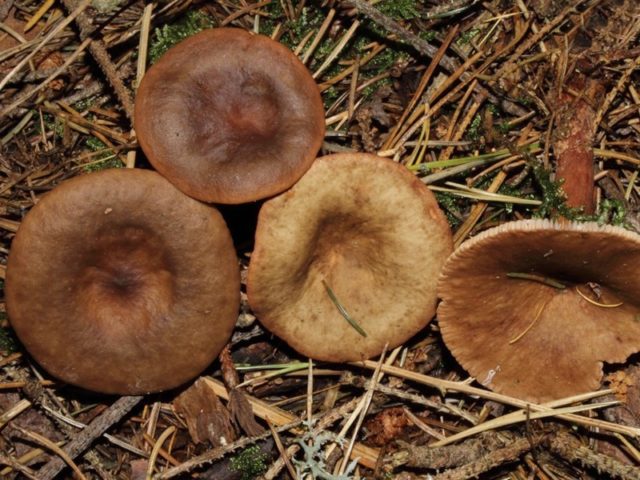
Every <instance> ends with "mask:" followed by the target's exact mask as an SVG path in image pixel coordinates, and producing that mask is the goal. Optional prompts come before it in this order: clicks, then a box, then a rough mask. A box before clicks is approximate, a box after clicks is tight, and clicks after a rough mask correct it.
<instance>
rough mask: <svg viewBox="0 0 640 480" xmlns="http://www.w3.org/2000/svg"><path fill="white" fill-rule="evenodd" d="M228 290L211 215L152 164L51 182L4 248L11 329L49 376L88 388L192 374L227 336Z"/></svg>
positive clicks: (230, 264)
mask: <svg viewBox="0 0 640 480" xmlns="http://www.w3.org/2000/svg"><path fill="white" fill-rule="evenodd" d="M239 297H240V279H239V269H238V264H237V258H236V255H235V250H234V248H233V243H232V241H231V236H230V234H229V232H228V230H227V227H226V225H225V222H224V220H223V219H222V216H221V215H220V214H219V213H218V211H217V210H216V209H214V208H212V207H209V206H207V205H204V204H202V203H200V202H198V201H196V200H193V199H192V198H190V197H187V196H186V195H184V194H183V193H182V192H180V191H179V190H177V189H176V188H175V187H174V186H173V185H171V184H170V183H169V182H168V181H167V180H165V179H164V178H163V177H161V176H160V175H159V174H157V173H155V172H151V171H145V170H137V169H135V170H129V169H114V170H105V171H102V172H99V173H92V174H89V175H85V176H81V177H76V178H74V179H72V180H69V181H66V182H64V183H62V184H61V185H60V186H58V187H56V188H55V189H54V190H52V191H51V192H49V193H48V194H46V195H45V196H44V197H43V198H42V199H41V200H40V201H39V202H38V204H37V205H36V206H35V207H33V208H32V209H31V211H30V212H29V213H28V214H27V215H26V217H25V218H24V220H23V222H22V224H21V226H20V228H19V230H18V232H17V234H16V237H15V239H14V240H13V243H12V246H11V251H10V254H9V261H8V267H7V279H6V299H7V310H8V314H9V320H10V322H11V325H12V327H13V328H14V329H15V331H16V334H17V335H18V337H19V339H20V340H21V342H22V343H23V344H24V346H25V348H26V349H27V350H28V351H29V353H31V355H32V356H33V357H34V358H35V359H36V360H37V361H38V363H40V364H41V365H42V367H44V369H45V370H47V371H48V372H50V373H51V374H52V375H53V376H55V377H57V378H59V379H61V380H63V381H64V382H68V383H71V384H73V385H77V386H80V387H83V388H86V389H88V390H93V391H97V392H104V393H116V394H139V393H147V392H152V391H160V390H166V389H169V388H173V387H176V386H178V385H180V384H182V383H184V382H186V381H187V380H189V379H191V378H193V377H194V376H196V375H198V374H199V373H200V372H201V371H202V370H203V369H204V368H206V367H207V366H208V365H209V364H210V363H211V362H212V361H213V360H214V359H215V358H216V356H217V355H218V353H219V352H220V351H221V350H222V348H223V347H224V345H225V344H226V342H227V340H228V339H229V337H230V335H231V332H232V329H233V327H234V325H235V321H236V318H237V313H238V308H239Z"/></svg>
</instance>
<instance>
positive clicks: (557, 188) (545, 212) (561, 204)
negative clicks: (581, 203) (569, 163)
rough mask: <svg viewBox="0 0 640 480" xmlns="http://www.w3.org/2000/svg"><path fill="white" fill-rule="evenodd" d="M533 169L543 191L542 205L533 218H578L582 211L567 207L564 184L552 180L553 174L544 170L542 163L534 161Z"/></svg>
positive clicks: (532, 163)
mask: <svg viewBox="0 0 640 480" xmlns="http://www.w3.org/2000/svg"><path fill="white" fill-rule="evenodd" d="M531 167H532V168H531V171H532V172H533V176H534V178H535V179H536V183H537V184H538V185H539V186H540V188H541V189H542V199H541V200H542V205H540V206H539V207H538V209H537V210H536V211H535V212H534V213H533V216H534V217H537V218H548V217H552V216H557V215H561V216H563V217H565V218H568V219H570V220H573V219H574V218H576V217H577V216H578V215H579V214H580V210H579V209H576V208H571V207H568V206H567V204H566V200H567V199H566V196H565V194H564V192H563V190H562V182H559V181H554V180H551V172H550V171H549V170H547V169H546V168H544V166H543V165H542V163H541V162H538V161H533V162H531Z"/></svg>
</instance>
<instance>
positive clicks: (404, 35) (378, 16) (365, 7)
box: [342, 0, 458, 71]
mask: <svg viewBox="0 0 640 480" xmlns="http://www.w3.org/2000/svg"><path fill="white" fill-rule="evenodd" d="M342 3H343V4H344V5H346V6H350V7H355V8H356V10H358V12H360V13H361V14H363V15H364V16H365V17H367V18H369V19H370V20H372V21H373V22H375V23H376V24H378V25H379V26H381V27H382V28H384V29H385V30H387V31H388V32H391V33H393V34H394V35H396V36H397V37H398V38H399V39H400V40H402V41H403V42H406V43H408V44H409V45H411V46H412V47H413V48H415V49H416V50H417V51H418V52H420V53H421V54H422V55H425V56H427V57H433V56H434V55H435V54H436V52H437V48H436V47H434V46H433V45H431V44H429V42H427V41H426V40H423V39H422V38H420V37H418V36H417V35H414V34H413V33H411V32H410V31H408V30H407V29H406V28H404V27H403V26H402V25H400V24H399V23H398V22H396V21H395V20H393V19H391V18H389V17H387V16H386V15H384V14H382V13H380V11H379V10H378V9H377V8H375V7H372V6H371V5H370V4H368V3H367V2H365V1H363V0H345V1H343V2H342ZM440 64H441V65H442V66H443V67H444V68H446V69H447V70H450V71H453V70H456V69H457V68H458V65H456V62H454V61H453V60H452V59H451V58H450V57H447V56H446V55H443V56H442V59H441V60H440Z"/></svg>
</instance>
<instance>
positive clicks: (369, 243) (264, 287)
mask: <svg viewBox="0 0 640 480" xmlns="http://www.w3.org/2000/svg"><path fill="white" fill-rule="evenodd" d="M451 250H452V239H451V232H450V229H449V226H448V224H447V221H446V219H445V217H444V215H443V213H442V212H441V211H440V209H439V207H438V205H437V202H436V200H435V198H434V196H433V195H432V193H431V192H430V191H429V190H428V189H427V188H426V187H425V186H424V185H423V184H422V183H421V182H420V181H419V180H418V179H416V178H415V177H414V176H413V175H412V174H411V173H410V172H408V171H407V170H406V169H405V168H404V167H403V166H400V165H398V164H396V163H394V162H392V161H391V160H387V159H383V158H380V157H376V156H374V155H368V154H340V155H329V156H326V157H321V158H318V159H317V160H316V161H315V162H314V164H313V166H312V167H311V169H310V170H309V171H308V172H307V173H306V174H305V175H304V176H303V177H302V178H301V179H300V181H299V182H298V183H296V185H294V187H293V188H291V189H290V190H288V191H287V192H285V193H283V194H281V195H279V196H278V197H275V198H273V199H271V200H269V201H267V202H266V203H265V204H264V206H263V207H262V210H261V211H260V215H259V218H258V227H257V233H256V246H255V250H254V252H253V254H252V256H251V263H250V265H249V275H248V282H247V288H248V292H247V293H248V296H249V303H250V305H251V307H252V309H253V310H254V312H255V313H256V315H257V316H258V318H259V319H260V321H261V322H262V323H263V324H264V325H265V326H266V327H267V328H268V329H269V330H271V331H272V332H273V333H275V334H276V335H278V336H279V337H281V338H283V339H284V340H285V341H286V342H287V343H288V344H289V345H290V346H292V347H293V348H294V349H296V350H297V351H299V352H300V353H302V354H304V355H306V356H308V357H312V358H315V359H319V360H325V361H331V362H345V361H356V360H361V359H366V358H370V357H372V356H375V355H378V354H380V353H381V352H382V350H383V348H384V345H385V343H387V342H388V343H389V348H393V347H396V346H398V345H400V344H401V343H403V342H404V341H406V340H407V339H409V338H410V337H411V336H413V335H414V334H416V333H417V332H418V331H419V330H420V329H422V328H423V327H424V326H426V325H427V324H428V323H429V321H430V320H431V318H432V317H433V314H434V313H435V306H436V282H437V277H438V274H439V272H440V269H441V267H442V264H443V263H444V260H445V259H446V257H447V256H448V255H449V253H450V252H451ZM323 280H324V281H325V282H326V284H327V285H328V286H329V287H330V288H331V290H332V291H333V293H334V294H335V296H336V298H337V300H338V301H339V303H340V304H341V305H342V306H343V307H344V308H345V310H346V311H347V313H348V314H349V315H350V316H351V317H352V318H353V319H354V320H355V321H356V322H357V323H358V324H359V325H360V326H361V327H362V329H363V330H364V331H365V332H366V334H367V336H366V337H363V336H362V335H361V334H359V333H358V332H357V331H356V329H355V328H354V327H352V326H351V325H350V324H349V323H348V322H347V320H346V319H345V318H344V316H343V315H341V313H340V312H339V311H338V308H337V306H336V304H335V303H334V302H333V301H332V300H331V298H330V296H329V294H328V292H327V290H326V287H325V285H324V284H323Z"/></svg>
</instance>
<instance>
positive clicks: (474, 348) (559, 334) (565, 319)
mask: <svg viewBox="0 0 640 480" xmlns="http://www.w3.org/2000/svg"><path fill="white" fill-rule="evenodd" d="M638 269H640V236H638V235H636V234H634V233H632V232H629V231H627V230H624V229H622V228H619V227H612V226H606V227H600V226H598V225H597V224H596V223H570V222H567V223H561V224H559V223H553V222H551V221H548V220H524V221H518V222H510V223H507V224H505V225H503V226H500V227H497V228H494V229H491V230H488V231H486V232H483V233H481V234H480V235H478V236H476V237H474V238H473V239H471V240H468V241H467V242H465V243H464V244H462V245H461V247H460V248H458V249H457V250H456V251H455V252H454V253H453V255H451V257H450V258H449V259H448V260H447V263H446V264H445V267H444V268H443V271H442V276H441V279H440V282H439V285H438V293H439V296H440V297H441V298H442V302H441V303H440V306H439V307H438V321H439V324H440V329H441V331H442V336H443V338H444V341H445V343H446V345H447V347H448V348H449V349H450V350H451V352H452V353H453V355H454V356H455V357H456V359H457V360H458V361H459V362H460V364H461V365H462V366H463V367H464V368H465V369H467V371H469V373H470V374H471V375H472V376H474V377H475V378H476V380H478V382H480V383H482V384H483V385H485V386H487V387H489V388H491V389H492V390H495V391H498V392H500V393H504V394H507V395H511V396H514V397H518V398H522V399H526V400H530V401H535V402H544V401H549V400H553V399H558V398H563V397H568V396H571V395H576V394H579V393H584V392H587V391H590V390H595V389H597V388H598V387H599V385H600V379H601V377H602V364H603V362H610V363H615V362H623V361H624V360H625V359H626V358H627V357H628V356H629V355H631V354H632V353H634V352H637V351H639V350H640V276H639V275H638ZM507 274H510V276H507ZM513 274H517V275H518V276H520V277H522V275H520V274H525V275H526V276H528V277H525V278H514V277H513ZM531 276H535V277H539V280H532V278H533V277H531ZM544 279H546V280H544ZM556 282H558V283H559V285H557V284H556ZM552 285H556V287H558V286H564V287H565V288H556V287H554V286H552ZM585 297H586V298H585ZM593 302H596V303H599V304H601V305H607V306H606V307H605V306H598V305H596V304H594V303H593ZM619 304H620V305H619ZM614 305H618V306H614Z"/></svg>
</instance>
